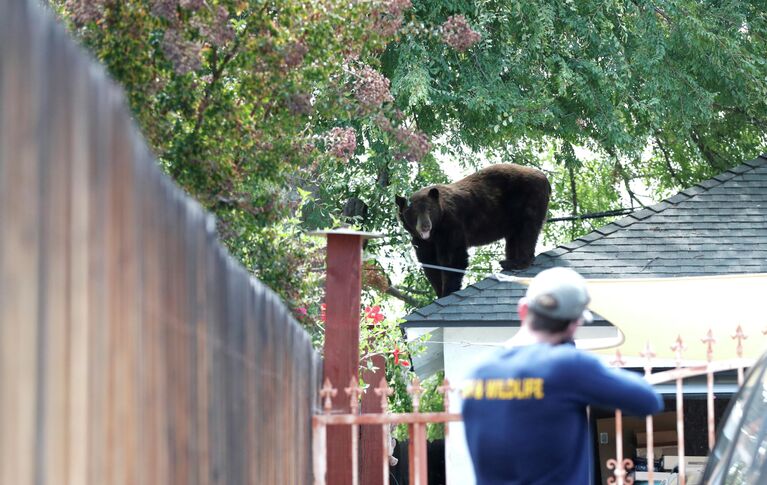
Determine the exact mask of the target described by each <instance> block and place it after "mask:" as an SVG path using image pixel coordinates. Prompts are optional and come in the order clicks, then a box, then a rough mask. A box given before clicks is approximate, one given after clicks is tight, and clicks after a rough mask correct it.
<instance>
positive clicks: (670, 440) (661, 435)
mask: <svg viewBox="0 0 767 485" xmlns="http://www.w3.org/2000/svg"><path fill="white" fill-rule="evenodd" d="M636 437H637V445H639V446H646V445H647V433H646V432H644V431H642V432H638V433H637V434H636ZM678 443H679V440H678V438H677V435H676V430H675V429H674V430H659V429H654V433H653V446H666V445H670V446H675V445H677V444H678Z"/></svg>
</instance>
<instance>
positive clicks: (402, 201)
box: [394, 195, 407, 212]
mask: <svg viewBox="0 0 767 485" xmlns="http://www.w3.org/2000/svg"><path fill="white" fill-rule="evenodd" d="M394 202H396V203H397V207H399V211H400V212H402V211H404V210H405V207H407V199H406V198H404V197H400V196H399V195H395V196H394Z"/></svg>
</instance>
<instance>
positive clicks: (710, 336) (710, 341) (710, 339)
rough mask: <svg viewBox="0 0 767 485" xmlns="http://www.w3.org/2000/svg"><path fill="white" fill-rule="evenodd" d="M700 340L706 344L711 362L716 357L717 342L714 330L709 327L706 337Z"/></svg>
mask: <svg viewBox="0 0 767 485" xmlns="http://www.w3.org/2000/svg"><path fill="white" fill-rule="evenodd" d="M700 341H701V342H703V343H704V344H706V360H707V361H708V363H709V364H710V363H711V361H712V360H713V359H714V344H715V343H716V339H715V338H714V332H713V331H712V330H711V329H710V328H709V329H708V332H706V338H702V339H700Z"/></svg>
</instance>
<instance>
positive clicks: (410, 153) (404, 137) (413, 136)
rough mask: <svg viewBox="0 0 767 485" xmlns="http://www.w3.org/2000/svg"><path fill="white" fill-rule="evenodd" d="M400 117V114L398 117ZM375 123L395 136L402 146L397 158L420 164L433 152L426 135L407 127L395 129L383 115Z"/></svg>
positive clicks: (377, 117) (378, 116)
mask: <svg viewBox="0 0 767 485" xmlns="http://www.w3.org/2000/svg"><path fill="white" fill-rule="evenodd" d="M400 116H401V114H400V113H398V117H400ZM375 121H376V124H377V125H378V127H379V128H381V130H383V131H385V132H386V133H389V134H390V135H393V136H394V139H395V140H397V143H399V144H400V147H401V149H400V150H399V151H398V152H397V154H396V156H397V157H399V158H401V159H403V160H407V161H409V162H419V161H421V159H422V158H423V157H425V156H426V155H427V154H428V153H429V152H430V151H431V143H430V142H429V138H428V137H427V136H426V134H425V133H422V132H420V131H418V130H412V129H410V128H407V127H405V126H399V127H396V128H395V127H394V126H392V124H391V121H389V119H388V118H386V117H385V116H383V115H377V116H376V118H375Z"/></svg>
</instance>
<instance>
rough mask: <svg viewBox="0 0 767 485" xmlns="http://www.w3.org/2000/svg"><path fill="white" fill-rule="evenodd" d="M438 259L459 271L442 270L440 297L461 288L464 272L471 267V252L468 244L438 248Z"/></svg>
mask: <svg viewBox="0 0 767 485" xmlns="http://www.w3.org/2000/svg"><path fill="white" fill-rule="evenodd" d="M437 259H438V260H439V261H440V266H445V267H446V268H450V269H452V270H457V271H442V294H441V295H440V294H438V295H437V296H439V297H440V298H442V297H444V296H447V295H449V294H451V293H453V292H454V291H458V290H460V289H461V282H462V281H463V274H464V271H465V270H466V268H468V267H469V252H468V251H467V249H466V246H454V247H445V248H437Z"/></svg>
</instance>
